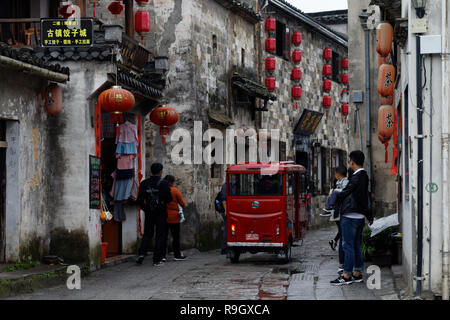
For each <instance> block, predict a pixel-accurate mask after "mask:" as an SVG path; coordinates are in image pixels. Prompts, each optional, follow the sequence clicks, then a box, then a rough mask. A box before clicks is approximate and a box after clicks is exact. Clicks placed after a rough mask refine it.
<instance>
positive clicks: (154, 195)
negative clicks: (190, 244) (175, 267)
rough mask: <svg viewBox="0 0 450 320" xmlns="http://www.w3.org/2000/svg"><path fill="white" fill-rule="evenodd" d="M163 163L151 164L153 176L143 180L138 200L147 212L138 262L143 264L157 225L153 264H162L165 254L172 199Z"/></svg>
mask: <svg viewBox="0 0 450 320" xmlns="http://www.w3.org/2000/svg"><path fill="white" fill-rule="evenodd" d="M162 171H163V165H162V164H161V163H154V164H152V166H151V172H152V176H151V177H150V178H148V179H145V180H143V181H142V182H141V185H140V186H139V193H138V199H137V202H138V203H139V205H140V206H141V209H142V210H144V212H145V222H144V236H143V237H142V242H141V247H140V248H139V257H138V258H137V260H136V263H138V264H142V262H143V261H144V258H145V254H146V252H147V251H148V247H149V245H150V241H151V240H152V238H153V234H154V230H155V227H156V238H155V251H154V253H153V265H154V266H161V264H162V259H163V258H164V254H165V249H166V248H165V244H166V242H165V239H166V224H167V207H166V205H167V203H169V202H170V201H172V195H171V193H170V186H169V184H168V182H167V181H165V180H163V179H161V176H162ZM155 200H156V201H155Z"/></svg>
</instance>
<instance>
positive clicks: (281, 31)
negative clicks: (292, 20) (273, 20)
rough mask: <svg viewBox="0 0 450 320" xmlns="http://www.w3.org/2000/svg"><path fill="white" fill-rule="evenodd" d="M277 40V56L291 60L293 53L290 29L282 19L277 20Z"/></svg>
mask: <svg viewBox="0 0 450 320" xmlns="http://www.w3.org/2000/svg"><path fill="white" fill-rule="evenodd" d="M276 40H277V51H276V54H277V56H279V57H282V58H284V59H287V60H289V59H290V55H291V39H290V31H289V28H287V27H286V25H285V24H284V23H282V22H280V21H277V30H276Z"/></svg>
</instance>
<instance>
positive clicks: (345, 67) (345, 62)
mask: <svg viewBox="0 0 450 320" xmlns="http://www.w3.org/2000/svg"><path fill="white" fill-rule="evenodd" d="M348 65H349V63H348V58H344V59H342V69H346V70H347V69H348Z"/></svg>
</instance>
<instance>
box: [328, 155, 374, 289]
mask: <svg viewBox="0 0 450 320" xmlns="http://www.w3.org/2000/svg"><path fill="white" fill-rule="evenodd" d="M364 160H365V157H364V153H363V152H362V151H359V150H357V151H352V152H351V153H350V160H349V167H350V168H351V169H352V170H353V171H354V173H353V175H352V177H351V179H350V181H349V183H348V184H347V186H346V187H345V188H344V189H343V190H342V192H340V193H339V194H338V196H337V199H336V202H337V204H338V205H339V207H340V208H339V213H340V215H341V220H340V222H341V230H342V240H343V244H342V245H343V250H344V272H343V274H342V275H340V276H339V277H338V278H337V279H336V280H333V281H331V283H332V284H333V285H343V284H350V283H352V282H362V281H363V277H362V270H363V265H364V260H363V255H362V249H361V240H362V231H363V228H364V225H365V219H367V220H368V221H369V224H372V222H373V217H372V213H371V210H370V209H369V191H368V189H369V176H368V175H367V172H366V171H365V170H364V167H363V165H364Z"/></svg>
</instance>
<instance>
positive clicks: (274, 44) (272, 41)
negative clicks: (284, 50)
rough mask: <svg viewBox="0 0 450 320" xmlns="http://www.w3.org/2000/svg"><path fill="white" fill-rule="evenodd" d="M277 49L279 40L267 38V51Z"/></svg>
mask: <svg viewBox="0 0 450 320" xmlns="http://www.w3.org/2000/svg"><path fill="white" fill-rule="evenodd" d="M276 49H277V40H275V38H267V39H266V51H269V52H274V51H276Z"/></svg>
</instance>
